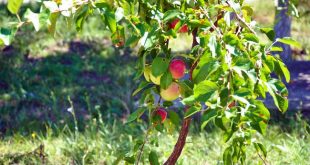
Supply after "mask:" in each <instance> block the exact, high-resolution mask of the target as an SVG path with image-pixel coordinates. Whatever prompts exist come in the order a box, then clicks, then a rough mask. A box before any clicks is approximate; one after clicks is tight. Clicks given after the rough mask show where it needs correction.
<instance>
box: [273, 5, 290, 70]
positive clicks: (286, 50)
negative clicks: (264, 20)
mask: <svg viewBox="0 0 310 165" xmlns="http://www.w3.org/2000/svg"><path fill="white" fill-rule="evenodd" d="M277 1H278V5H277V6H276V16H275V26H274V30H275V34H276V35H275V39H277V38H283V37H290V36H291V23H292V18H291V16H289V15H288V3H289V0H277ZM276 46H279V47H282V48H283V52H280V53H279V54H280V56H281V58H282V60H283V61H284V62H285V63H286V64H288V63H290V62H291V61H292V56H291V55H292V50H291V47H290V46H289V45H286V44H282V43H277V44H276ZM277 54H278V53H277Z"/></svg>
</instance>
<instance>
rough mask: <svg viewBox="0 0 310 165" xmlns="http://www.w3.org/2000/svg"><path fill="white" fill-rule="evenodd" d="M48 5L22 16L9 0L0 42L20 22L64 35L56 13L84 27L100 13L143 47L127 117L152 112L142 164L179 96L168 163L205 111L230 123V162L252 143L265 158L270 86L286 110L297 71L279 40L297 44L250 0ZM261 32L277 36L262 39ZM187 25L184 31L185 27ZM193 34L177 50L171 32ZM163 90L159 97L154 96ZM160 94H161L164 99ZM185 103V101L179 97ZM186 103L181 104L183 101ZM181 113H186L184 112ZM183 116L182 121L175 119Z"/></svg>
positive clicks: (117, 34)
mask: <svg viewBox="0 0 310 165" xmlns="http://www.w3.org/2000/svg"><path fill="white" fill-rule="evenodd" d="M38 3H41V10H40V12H39V13H35V12H33V11H31V10H30V9H28V10H27V11H26V12H25V13H24V14H23V16H21V15H20V12H19V9H20V6H21V5H22V0H9V1H8V10H9V11H10V12H11V13H12V14H14V15H16V16H17V17H16V23H11V24H10V26H8V27H5V28H1V34H0V45H1V44H2V45H8V44H10V43H11V41H12V40H13V37H14V35H15V33H16V32H17V31H18V29H19V27H21V26H32V25H33V26H34V29H35V30H36V31H38V30H40V28H43V27H47V29H48V31H49V32H50V33H51V34H52V35H53V36H57V28H65V27H58V26H57V21H59V20H60V19H64V20H66V21H67V23H68V24H74V25H75V27H76V29H77V30H78V31H79V30H82V28H83V24H84V23H85V22H86V21H87V19H88V17H91V16H100V17H101V18H102V21H103V22H104V24H105V25H106V27H105V28H106V29H108V30H109V31H110V32H111V40H112V42H113V44H115V46H116V47H139V51H138V60H137V65H136V66H137V67H136V78H137V79H138V80H139V81H140V84H139V86H138V87H137V89H136V90H135V91H134V92H133V95H137V96H138V97H139V98H140V101H139V103H140V106H139V108H138V109H137V110H136V111H134V112H133V113H132V114H131V115H130V116H129V118H128V122H131V121H134V120H136V119H138V118H140V117H141V116H142V115H143V114H144V115H147V116H148V117H149V129H148V131H147V133H146V136H145V140H144V142H143V143H139V145H138V147H137V148H138V149H137V150H135V151H136V152H135V153H134V154H133V155H132V157H130V158H128V157H126V158H125V160H126V161H128V162H132V163H136V164H139V162H140V161H141V156H142V157H143V154H142V153H143V148H144V146H145V144H146V142H147V138H148V134H149V133H150V132H151V131H152V130H159V131H161V130H162V129H163V128H164V127H165V126H166V125H165V122H172V121H176V120H175V119H176V118H178V115H177V113H173V112H172V111H169V108H170V107H171V106H173V105H174V104H175V103H176V102H181V103H182V106H183V107H184V108H183V109H184V116H183V121H182V123H181V129H180V132H179V137H178V139H177V142H176V144H175V147H174V149H173V151H172V153H171V154H170V156H169V157H168V158H167V159H166V161H165V162H164V164H167V165H173V164H176V162H177V160H178V158H179V157H180V155H181V152H182V149H183V148H184V145H185V144H186V137H187V135H188V132H189V127H190V124H191V119H192V116H193V115H194V114H197V113H199V114H202V117H201V119H202V125H201V128H202V129H203V128H204V127H205V126H206V125H207V124H208V123H209V122H213V123H214V124H215V126H217V127H219V128H220V129H222V130H223V132H224V134H223V139H224V140H225V141H226V142H227V143H228V144H229V146H228V147H227V148H226V149H225V151H224V153H223V162H224V164H227V165H229V164H244V163H245V160H246V151H247V147H251V146H252V147H254V148H255V149H256V151H257V154H258V156H259V157H260V158H261V160H262V161H263V163H266V156H267V152H266V149H265V147H264V146H263V145H262V143H260V142H259V141H258V140H257V138H256V136H257V134H264V133H265V132H266V128H267V124H268V120H269V118H270V113H269V110H268V109H267V108H266V107H265V105H264V101H263V100H264V99H265V98H266V93H269V94H270V95H271V96H272V98H273V100H274V104H275V105H276V107H278V109H279V110H280V111H281V112H283V113H284V112H285V111H286V110H287V108H288V100H287V96H288V91H287V89H286V87H285V84H284V83H283V82H282V81H283V80H285V81H286V82H289V81H290V73H289V71H288V69H287V67H286V65H285V64H284V63H283V62H282V61H281V58H280V57H279V56H277V55H272V54H274V53H273V52H280V51H281V50H282V49H281V48H280V47H276V46H274V45H275V43H276V42H280V43H284V44H289V45H294V46H296V45H298V43H296V42H295V41H294V40H292V39H290V38H279V39H275V40H274V36H275V32H274V31H273V29H272V28H261V27H259V26H258V25H257V24H256V23H255V21H253V20H252V16H253V9H252V7H251V6H248V5H247V4H245V3H244V2H243V0H52V1H51V0H50V1H42V2H38ZM257 32H261V33H264V34H266V35H267V37H268V38H269V39H270V41H271V42H273V41H275V42H273V43H263V42H261V41H260V39H259V37H258V36H257ZM181 33H182V34H181ZM186 34H188V35H191V37H192V48H191V50H190V52H189V53H188V54H182V55H179V54H176V53H172V52H171V47H170V46H169V40H170V39H175V38H177V37H179V36H180V35H186ZM155 96H158V97H155ZM157 98H159V99H157ZM178 104H179V103H178ZM179 105H180V104H179ZM181 114H182V113H181ZM173 123H174V124H178V122H173ZM149 161H150V164H158V156H157V154H156V152H154V151H151V152H150V154H149Z"/></svg>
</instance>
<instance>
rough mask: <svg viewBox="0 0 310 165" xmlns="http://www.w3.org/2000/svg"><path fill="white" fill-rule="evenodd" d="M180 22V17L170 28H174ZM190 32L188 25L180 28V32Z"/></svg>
mask: <svg viewBox="0 0 310 165" xmlns="http://www.w3.org/2000/svg"><path fill="white" fill-rule="evenodd" d="M178 22H180V20H179V19H175V20H173V21H172V22H171V23H170V28H171V29H174V28H175V26H176V24H177V23H178ZM187 32H188V27H187V25H183V26H182V27H181V28H180V29H179V33H187Z"/></svg>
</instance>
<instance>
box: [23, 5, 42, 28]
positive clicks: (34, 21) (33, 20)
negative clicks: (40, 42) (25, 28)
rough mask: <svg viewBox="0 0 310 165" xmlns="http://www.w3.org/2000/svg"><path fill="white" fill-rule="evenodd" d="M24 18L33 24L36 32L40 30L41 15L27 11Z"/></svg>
mask: <svg viewBox="0 0 310 165" xmlns="http://www.w3.org/2000/svg"><path fill="white" fill-rule="evenodd" d="M24 17H25V18H26V19H27V20H28V21H30V22H31V23H32V24H33V26H34V28H35V30H36V31H39V30H40V19H39V14H37V13H34V12H32V11H31V10H30V9H27V11H26V13H25V15H24Z"/></svg>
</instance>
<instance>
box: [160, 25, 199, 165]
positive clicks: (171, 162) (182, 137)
mask: <svg viewBox="0 0 310 165" xmlns="http://www.w3.org/2000/svg"><path fill="white" fill-rule="evenodd" d="M197 31H198V29H197V28H195V29H194V30H193V32H192V35H193V44H192V47H195V46H196V45H198V42H197V39H196V37H197ZM195 63H196V62H195ZM195 63H194V64H193V66H192V67H191V70H190V72H189V73H190V75H189V77H190V80H192V72H193V71H192V70H193V69H194V68H195V66H194V65H197V64H195ZM188 109H189V107H185V112H186V111H187V110H188ZM191 120H192V119H191V117H188V118H186V119H184V120H183V122H182V127H181V130H180V133H179V138H178V141H177V142H176V144H175V146H174V149H173V151H172V153H171V155H170V156H169V158H168V160H167V161H166V162H165V163H164V165H175V164H176V162H177V160H178V159H179V157H180V155H181V153H182V150H183V148H184V146H185V142H186V138H187V135H188V131H189V126H190V124H191Z"/></svg>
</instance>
